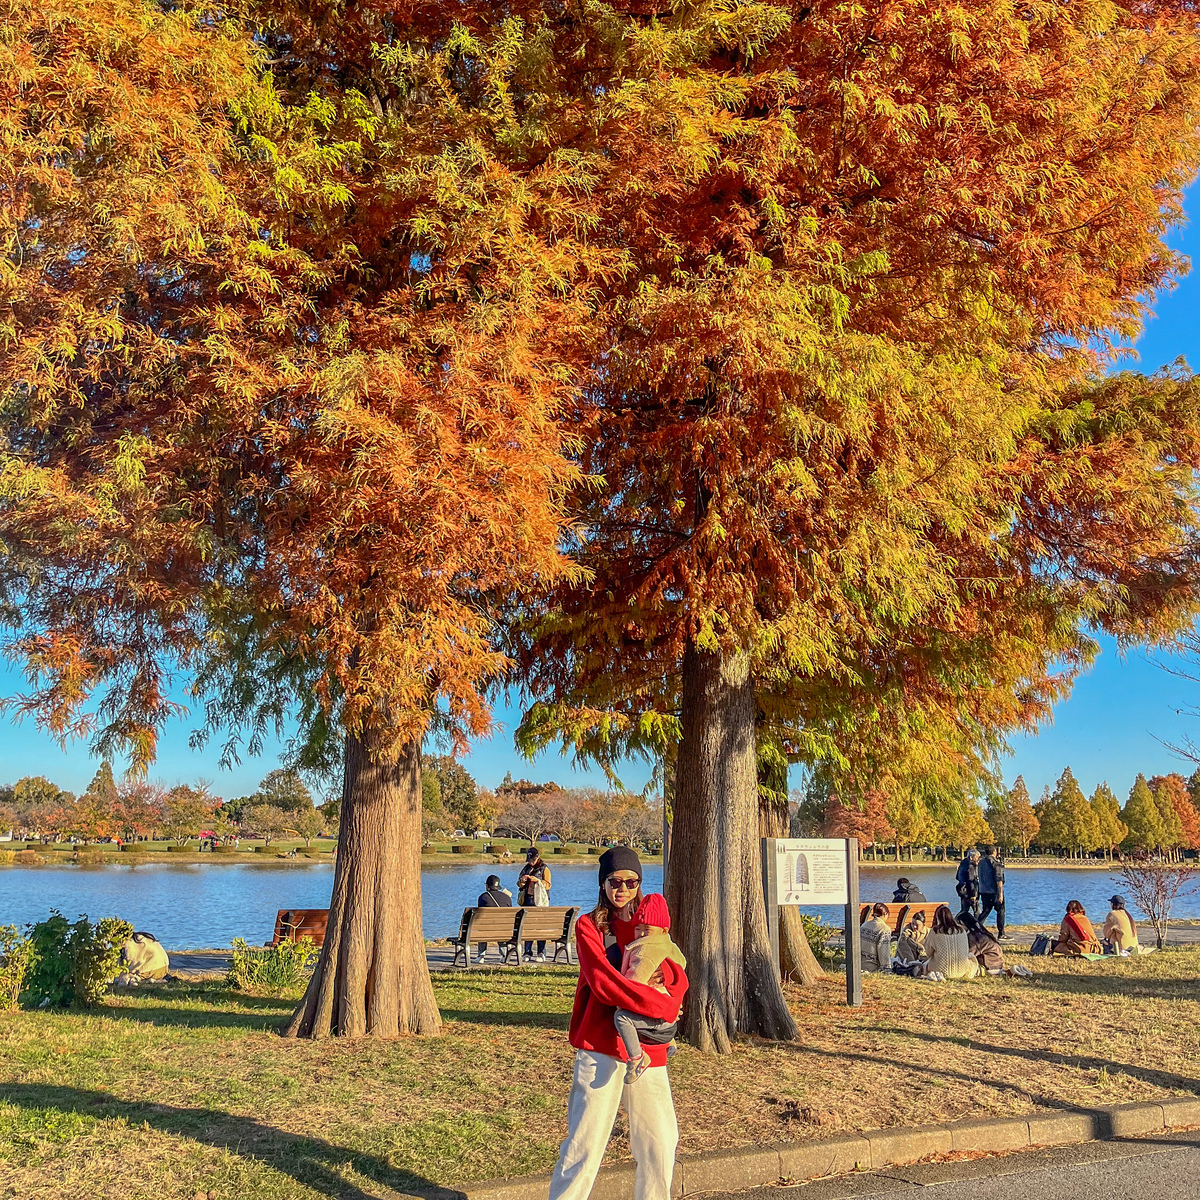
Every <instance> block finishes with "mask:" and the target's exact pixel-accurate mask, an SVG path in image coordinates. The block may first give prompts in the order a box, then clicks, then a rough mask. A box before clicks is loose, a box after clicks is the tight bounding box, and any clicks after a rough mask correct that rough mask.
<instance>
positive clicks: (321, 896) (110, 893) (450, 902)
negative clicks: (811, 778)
mask: <svg viewBox="0 0 1200 1200" xmlns="http://www.w3.org/2000/svg"><path fill="white" fill-rule="evenodd" d="M550 865H551V870H552V872H553V877H554V878H553V882H554V886H553V889H552V891H551V898H552V900H553V902H554V903H555V904H579V905H589V906H590V905H591V904H594V903H595V900H596V888H597V883H596V867H595V865H593V864H580V865H577V866H570V865H566V864H563V865H562V866H555V865H554V864H553V863H551V864H550ZM954 869H955V865H954V864H951V865H950V866H949V867H948V868H947V867H918V866H912V867H910V866H908V865H907V864H904V865H902V866H901V867H900V868H899V870H897V867H896V864H888V865H879V866H872V865H871V864H869V863H864V864H863V865H862V867H861V871H860V875H861V894H862V898H863V899H864V900H890V899H891V894H892V888H893V887H894V886H895V879H896V876H897V875H898V874H899V873H900V872H903V873H904V874H905V875H907V876H908V877H909V878H910V879H912V880H913V882H914V883H916V884H917V885H918V886H919V887H920V888H921V890H922V891H923V892H924V893H925V895H926V896H928V897H929V899H930V900H945V901H947V902H952V901H954V899H955V897H954ZM493 872H494V873H496V874H498V875H500V877H501V878H502V879H503V880H504V884H505V886H506V887H509V888H512V889H513V890H514V891H515V886H516V867H515V866H507V867H494V866H490V865H487V864H481V865H469V866H457V865H456V866H450V865H446V866H440V865H439V866H426V867H425V868H424V870H423V871H422V888H421V892H422V902H423V918H424V927H425V936H426V937H429V938H433V937H445V936H447V935H448V934H451V933H457V932H458V923H459V918H460V917H461V916H462V910H463V908H464V907H466V906H467V905H470V904H474V903H475V898H476V896H478V894H479V893H480V892H481V891H482V890H483V884H484V880H485V879H486V878H487V877H488V876H489V875H491V874H492V873H493ZM332 883H333V867H332V864H330V863H310V864H306V865H304V866H300V865H297V864H291V863H288V864H284V863H279V864H278V865H273V864H270V863H220V864H210V863H203V864H181V865H178V866H177V865H175V864H170V865H168V864H165V863H164V864H161V865H160V864H153V865H140V866H126V865H124V864H112V865H104V866H70V865H65V864H64V865H56V866H40V867H0V925H8V924H16V925H21V924H24V923H25V922H27V921H40V920H42V919H43V918H44V917H45V916H46V915H47V914H48V913H49V911H50V909H51V908H58V909H59V910H61V911H62V912H63V913H64V914H66V916H68V917H70V918H72V919H73V918H74V917H75V916H76V915H77V914H79V913H84V912H85V913H87V914H88V915H89V916H90V917H91V918H92V919H93V920H95V919H97V918H99V917H103V916H120V917H124V918H125V919H126V920H128V921H132V922H133V925H134V927H135V928H136V929H144V930H146V931H148V932H150V933H153V934H154V935H155V936H156V937H158V938H159V939H160V940H161V941H162V942H163V944H164V945H166V946H167V947H169V948H171V949H175V950H182V949H186V948H190V947H200V946H228V945H229V942H230V940H231V939H232V938H235V937H244V938H245V939H246V940H247V941H248V942H250V943H251V944H252V945H253V944H254V943H261V942H264V941H266V940H267V939H268V938H270V936H271V931H272V929H273V928H274V924H275V913H276V910H278V909H280V908H325V907H327V906H328V904H329V893H330V889H331V886H332ZM646 886H647V890H649V891H659V890H661V887H662V868H661V867H659V866H656V865H654V864H648V865H647V867H646ZM1120 890H1121V889H1120V884H1119V881H1118V879H1117V878H1116V877H1115V876H1112V875H1110V874H1109V873H1108V872H1107V871H1104V870H1055V869H1053V868H1048V867H1039V868H1035V869H1032V870H1010V871H1009V874H1008V880H1007V885H1006V893H1007V898H1008V912H1007V916H1008V920H1009V922H1010V923H1011V924H1014V925H1020V924H1026V923H1035V922H1036V923H1050V922H1057V921H1058V920H1060V919H1061V917H1062V914H1063V910H1064V908H1065V906H1066V902H1067V901H1068V900H1070V899H1077V900H1081V901H1083V904H1084V907H1085V908H1086V909H1087V911H1088V912H1089V914H1091V915H1092V916H1096V915H1097V914H1098V915H1099V916H1101V917H1102V916H1103V915H1104V913H1106V912H1107V911H1108V897H1109V896H1111V895H1112V894H1113V892H1114V891H1120ZM812 911H813V912H814V913H819V914H821V915H822V916H824V918H825V919H826V920H827V921H829V922H831V923H837V924H840V923H841V912H840V910H836V909H813V910H812ZM1174 915H1175V916H1177V917H1200V895H1192V896H1184V897H1181V898H1180V900H1179V902H1178V905H1177V908H1176V910H1175V913H1174Z"/></svg>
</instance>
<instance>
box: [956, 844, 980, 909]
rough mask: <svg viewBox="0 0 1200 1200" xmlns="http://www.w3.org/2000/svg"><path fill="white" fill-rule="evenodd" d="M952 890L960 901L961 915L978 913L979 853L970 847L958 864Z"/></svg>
mask: <svg viewBox="0 0 1200 1200" xmlns="http://www.w3.org/2000/svg"><path fill="white" fill-rule="evenodd" d="M954 890H955V891H956V892H957V893H958V896H959V899H960V900H961V901H962V908H961V909H960V912H959V915H960V916H961V915H962V913H966V912H969V913H976V914H977V913H978V911H979V851H978V850H976V849H975V848H974V847H972V848H971V849H970V850H968V851H967V854H966V857H965V858H964V859H963V860H962V862H960V863H959V864H958V874H957V875H956V876H955V884H954Z"/></svg>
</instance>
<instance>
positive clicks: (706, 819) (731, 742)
mask: <svg viewBox="0 0 1200 1200" xmlns="http://www.w3.org/2000/svg"><path fill="white" fill-rule="evenodd" d="M656 30H658V33H659V36H661V37H669V36H670V35H671V34H672V33H675V34H676V35H677V40H676V41H675V42H674V43H672V49H673V51H674V53H672V54H668V55H664V56H662V57H661V60H660V61H661V62H665V63H667V64H669V65H670V67H671V68H672V69H671V70H668V71H665V72H660V73H659V74H658V75H657V76H655V77H654V78H653V79H647V80H646V81H645V82H644V84H643V86H642V88H641V91H640V93H639V98H640V100H641V101H642V102H644V103H648V104H649V105H650V106H651V107H652V109H653V110H654V111H656V112H658V113H660V114H661V124H660V128H659V130H658V133H659V137H657V138H655V137H654V136H653V135H654V132H655V131H654V130H653V129H651V128H647V127H643V128H642V129H641V130H640V131H639V136H638V137H637V138H635V137H634V136H632V132H631V131H629V130H627V129H623V128H622V127H619V126H614V128H612V129H611V130H606V131H605V132H606V133H607V134H608V146H609V153H610V156H611V162H612V164H613V166H612V167H611V169H610V174H609V177H608V179H607V180H606V185H611V186H609V189H608V191H606V192H605V194H604V197H603V201H604V203H603V205H602V206H601V207H602V208H603V211H604V219H603V221H602V223H601V226H600V231H601V232H602V233H603V232H607V233H608V234H610V235H611V236H612V238H613V239H614V241H616V242H618V243H619V244H621V245H622V246H624V247H626V248H627V254H628V267H627V269H626V272H625V273H624V274H623V275H622V276H621V277H620V279H619V280H618V281H617V284H618V285H619V286H614V287H612V288H610V289H608V290H607V293H606V298H605V300H604V302H603V304H601V305H599V307H598V309H597V316H596V319H595V321H594V322H593V325H592V328H591V331H590V334H591V337H592V339H593V341H592V349H591V351H590V357H591V358H592V360H593V361H595V362H597V363H600V364H602V365H603V369H602V371H600V372H599V373H598V375H597V377H596V379H595V380H594V381H593V384H592V386H590V387H589V388H588V389H586V390H585V391H583V392H581V394H580V397H579V403H578V405H577V408H576V411H575V414H574V420H575V424H576V426H577V428H578V429H579V430H580V431H581V432H582V441H583V449H582V453H581V455H580V463H581V466H582V468H583V470H584V473H585V475H586V476H587V477H588V478H589V480H595V479H603V481H604V486H603V487H602V488H601V489H599V490H596V488H595V485H594V484H590V485H589V486H590V490H587V491H581V492H580V494H579V513H580V523H581V525H582V526H583V528H584V534H583V536H581V537H580V539H579V542H578V545H577V547H576V550H577V553H578V557H579V560H580V561H581V562H582V563H584V564H585V565H586V566H587V567H588V568H589V570H590V572H591V576H590V579H589V581H588V583H587V584H586V585H583V586H575V587H572V588H568V589H565V590H564V591H562V592H561V593H560V594H559V595H558V597H557V604H556V605H555V606H554V607H552V608H551V609H550V611H549V612H547V613H545V614H543V615H541V616H540V617H538V618H535V619H531V620H530V622H529V623H528V625H527V626H526V629H527V632H528V643H527V646H526V655H527V658H526V662H527V667H528V671H529V678H530V681H531V688H532V690H533V691H534V692H535V693H537V692H545V693H549V694H550V695H551V696H552V697H553V698H554V699H555V700H556V701H558V702H559V704H560V705H561V706H562V707H561V708H560V709H559V710H558V711H557V712H555V711H554V710H551V709H543V710H539V711H538V712H537V713H535V714H533V715H532V721H533V724H534V725H535V726H537V727H538V728H540V730H541V731H542V732H543V733H545V732H546V731H548V730H550V729H552V728H553V727H555V725H556V724H557V725H558V727H560V728H563V729H566V730H567V731H568V735H569V736H571V734H570V731H571V730H575V731H576V732H575V734H574V736H575V738H576V740H577V741H579V742H580V744H581V745H584V746H586V745H587V739H588V737H590V736H591V735H590V733H589V734H580V733H579V732H578V731H579V730H580V729H587V728H591V727H599V726H604V724H605V722H607V723H608V724H607V726H605V736H611V731H612V730H613V728H614V724H613V722H614V718H613V716H612V714H613V712H614V711H615V712H616V713H617V714H619V715H620V716H621V718H622V719H623V720H624V722H626V725H625V726H624V728H626V729H632V730H635V731H637V733H638V736H639V737H640V736H641V735H642V734H643V733H644V731H645V728H646V726H647V724H649V725H650V726H653V724H654V721H655V720H657V719H660V718H661V719H663V720H676V721H677V722H678V729H679V733H680V741H679V745H678V757H677V789H676V801H675V829H674V840H673V845H672V861H673V863H674V864H675V869H673V870H672V873H671V878H672V880H673V882H672V883H670V884H669V899H670V901H671V903H672V908H673V912H674V915H675V919H676V922H677V928H678V932H679V937H680V940H681V944H682V945H683V947H684V949H685V951H686V952H687V953H688V955H689V962H690V963H691V964H692V969H693V975H694V978H693V987H692V989H691V991H690V993H689V1007H688V1012H687V1014H686V1023H687V1032H688V1036H689V1038H690V1039H691V1040H693V1041H694V1042H695V1043H696V1044H697V1045H699V1046H701V1047H702V1048H715V1049H718V1050H722V1049H724V1048H726V1046H727V1045H728V1041H729V1038H730V1036H731V1035H732V1034H733V1033H734V1032H735V1031H746V1032H752V1033H767V1034H775V1033H778V1032H780V1031H786V1030H787V1028H788V1026H789V1023H790V1017H788V1015H787V1013H786V1008H785V1007H784V1005H783V1002H782V997H781V995H780V993H779V988H778V984H777V981H775V980H773V979H770V978H768V977H767V976H766V974H765V973H764V971H763V967H762V964H763V962H764V961H765V959H766V947H765V944H764V936H765V935H764V931H765V922H764V921H763V920H762V915H761V914H762V901H761V896H760V894H759V890H758V887H757V882H756V880H757V875H756V872H755V855H754V846H753V840H754V831H755V827H756V824H757V823H756V821H755V820H754V815H755V814H754V806H753V803H752V801H751V799H750V797H749V795H748V792H749V791H750V790H751V789H752V788H753V786H754V779H755V775H754V770H753V762H754V752H755V744H756V736H755V732H756V723H762V722H767V723H770V722H774V723H775V724H776V725H777V727H778V729H777V732H776V733H775V736H777V737H779V738H780V740H783V741H786V739H787V738H788V737H792V738H795V739H796V740H797V741H800V742H803V741H804V740H805V739H810V740H818V739H819V738H820V737H821V736H823V731H824V727H825V726H826V724H827V723H829V722H830V721H832V723H833V724H834V725H836V724H837V723H838V722H839V721H841V722H843V723H844V721H845V718H846V715H847V714H848V713H850V712H857V713H858V714H862V713H864V712H866V713H870V712H872V711H873V712H874V713H875V714H876V721H877V722H878V723H879V724H881V725H886V724H887V723H888V722H891V721H896V720H902V719H903V718H902V717H898V716H897V714H904V713H905V712H907V711H914V712H917V713H919V714H921V716H922V717H924V718H927V719H930V720H934V722H935V724H936V725H940V727H941V729H940V731H939V736H941V733H942V732H944V736H945V737H946V738H947V739H948V740H949V743H950V744H951V745H952V746H954V747H955V749H956V751H957V752H958V754H959V755H960V756H964V757H965V756H968V755H969V754H970V753H971V752H972V750H971V748H972V747H979V746H981V745H982V746H984V747H986V746H987V745H988V744H989V743H994V737H995V731H996V730H1001V731H1002V730H1003V729H1006V728H1013V727H1019V726H1020V725H1021V724H1022V723H1025V722H1028V721H1030V720H1034V719H1037V717H1038V716H1039V715H1044V712H1045V705H1046V703H1047V702H1048V700H1049V699H1051V698H1052V697H1053V695H1054V694H1056V693H1057V692H1061V689H1062V688H1063V687H1065V686H1066V685H1067V683H1068V682H1069V680H1067V679H1064V678H1062V677H1060V676H1056V674H1055V673H1054V671H1053V670H1052V664H1053V662H1054V660H1055V658H1056V657H1057V656H1059V655H1060V654H1061V655H1065V656H1066V657H1067V659H1068V665H1069V667H1070V668H1071V669H1076V668H1077V667H1078V666H1081V665H1083V664H1084V663H1085V662H1086V660H1087V658H1088V656H1089V655H1090V653H1091V652H1092V649H1091V647H1090V645H1089V643H1088V638H1087V634H1086V630H1087V628H1088V627H1089V626H1099V627H1102V628H1106V629H1109V630H1112V631H1114V632H1116V633H1118V634H1119V635H1121V636H1123V637H1130V638H1146V639H1152V638H1155V637H1162V636H1165V635H1167V634H1169V633H1170V632H1171V631H1172V630H1173V629H1176V628H1178V627H1180V626H1181V625H1184V624H1186V623H1187V621H1188V620H1189V619H1190V615H1191V612H1192V611H1193V609H1194V603H1195V592H1194V585H1193V580H1194V579H1195V553H1194V550H1195V519H1194V511H1193V492H1192V482H1191V471H1192V469H1193V468H1194V467H1195V465H1196V464H1197V462H1198V461H1200V459H1198V455H1197V436H1196V433H1197V403H1196V394H1195V388H1194V387H1193V385H1192V384H1191V381H1190V380H1189V379H1186V378H1179V379H1173V378H1170V377H1163V378H1160V379H1156V380H1152V381H1145V380H1137V379H1133V378H1128V377H1126V378H1122V379H1120V380H1118V381H1115V382H1113V383H1103V382H1098V381H1097V376H1098V375H1099V373H1100V372H1101V371H1102V370H1103V368H1104V367H1105V365H1106V362H1107V356H1106V348H1107V347H1108V346H1109V345H1110V344H1111V342H1112V340H1113V339H1115V338H1118V337H1123V336H1128V335H1130V334H1133V333H1134V332H1136V330H1137V328H1138V323H1139V320H1140V317H1141V314H1142V312H1143V307H1144V304H1145V302H1146V300H1147V297H1148V296H1150V295H1151V294H1152V293H1153V292H1154V290H1155V289H1157V288H1160V287H1162V286H1164V285H1165V284H1167V283H1168V282H1169V280H1170V279H1171V276H1172V274H1173V272H1174V271H1175V270H1176V267H1177V263H1176V259H1175V258H1174V256H1173V255H1172V254H1171V252H1170V251H1169V250H1168V249H1167V248H1166V246H1165V245H1164V243H1163V241H1162V235H1163V234H1164V233H1165V232H1166V230H1167V229H1168V228H1169V226H1170V225H1171V223H1172V222H1173V221H1175V220H1177V219H1178V216H1179V213H1180V195H1181V189H1182V186H1183V185H1184V184H1185V183H1186V182H1187V181H1188V180H1189V179H1190V177H1191V175H1192V172H1193V170H1194V167H1195V164H1196V161H1197V142H1196V134H1195V129H1196V120H1195V116H1196V111H1197V96H1198V94H1200V55H1198V46H1200V43H1198V40H1197V33H1196V30H1195V27H1194V22H1193V19H1192V16H1191V14H1190V13H1188V12H1186V11H1184V10H1182V9H1180V8H1178V7H1177V6H1175V5H1172V4H1157V3H1152V4H1149V5H1138V6H1108V5H1102V4H1099V3H1084V4H1081V5H1078V6H1076V5H1071V6H1065V7H1064V6H1054V7H1053V8H1050V9H1039V10H1036V11H1031V10H1029V9H1028V8H1027V7H1020V6H1014V5H1011V4H1009V3H1005V2H1001V0H995V2H992V3H985V4H984V5H983V6H982V7H979V6H976V7H975V8H973V9H972V12H971V14H970V16H969V18H968V17H966V16H962V17H959V16H958V15H956V14H955V13H948V12H947V10H946V9H945V8H944V6H941V5H938V4H928V5H915V6H914V5H907V4H889V3H884V4H879V5H873V6H869V7H867V8H863V7H862V6H858V5H850V4H847V3H841V2H834V3H828V4H823V5H822V4H818V5H815V6H814V5H812V4H809V3H805V4H804V5H803V6H801V5H800V4H799V3H796V4H784V5H773V6H769V7H768V6H757V5H753V4H749V5H744V6H740V7H739V9H738V25H737V28H736V30H735V29H733V28H731V27H730V26H728V25H723V24H722V21H721V17H720V14H719V13H718V12H717V6H713V7H712V8H706V7H705V6H703V5H701V6H688V7H687V8H683V7H680V8H679V9H678V10H673V11H672V13H671V14H667V15H665V16H664V20H663V21H662V22H661V23H660V24H658V25H656ZM630 36H631V39H632V38H633V35H630ZM647 162H649V163H651V164H652V167H646V166H643V165H640V164H645V163H647ZM622 184H625V185H627V186H620V185H622ZM841 688H846V689H848V690H850V691H851V692H853V693H856V694H860V695H863V696H864V697H869V695H870V693H871V692H872V691H874V692H876V693H877V696H878V698H879V699H878V702H877V704H876V705H875V706H874V709H872V708H871V706H870V705H867V706H866V707H865V708H864V707H857V706H851V705H849V704H847V703H845V702H843V701H841V700H839V698H838V694H837V693H838V691H839V689H841ZM972 688H976V689H977V691H976V693H975V696H974V697H972V696H969V695H968V696H966V697H965V698H964V692H966V691H969V690H970V689H972ZM998 696H1007V697H1008V700H1007V701H1006V703H1005V705H1004V707H1003V709H1002V711H1001V713H1000V714H999V716H992V715H991V714H989V713H987V712H986V711H982V709H981V703H982V701H983V700H984V699H995V698H997V697H998ZM756 697H757V698H758V703H756ZM888 698H894V699H895V700H896V701H897V702H895V703H890V702H887V700H888ZM647 714H649V716H648V715H647ZM931 714H932V716H931ZM939 714H940V715H939ZM589 722H591V724H590V725H589ZM617 724H618V725H619V724H620V723H619V722H618V723H617ZM617 732H618V735H620V734H621V729H619V728H618V730H617ZM912 732H913V736H914V737H915V738H916V740H918V741H920V742H921V743H922V744H924V745H927V746H931V745H935V744H936V741H937V740H938V739H937V738H932V739H931V738H927V737H925V736H924V735H923V733H922V731H921V730H915V731H912ZM918 735H920V736H918ZM617 740H618V741H619V740H620V737H619V736H618V738H617ZM833 740H834V742H835V743H836V740H837V739H836V738H834V739H833ZM896 740H897V739H896V738H895V737H889V738H886V739H883V742H882V744H883V745H885V746H886V745H888V744H893V743H895V741H896ZM900 740H903V739H900ZM801 750H802V747H797V754H799V753H800V752H801ZM852 765H853V766H854V767H855V769H856V771H858V768H859V764H852ZM858 773H859V775H860V776H861V775H862V774H865V772H862V771H858ZM696 879H702V880H705V881H706V886H705V887H694V886H691V881H693V880H696ZM681 881H683V886H681V885H680V883H681ZM719 927H720V928H721V929H722V930H723V933H724V937H723V938H718V937H717V936H716V933H715V931H716V930H717V929H718V928H719Z"/></svg>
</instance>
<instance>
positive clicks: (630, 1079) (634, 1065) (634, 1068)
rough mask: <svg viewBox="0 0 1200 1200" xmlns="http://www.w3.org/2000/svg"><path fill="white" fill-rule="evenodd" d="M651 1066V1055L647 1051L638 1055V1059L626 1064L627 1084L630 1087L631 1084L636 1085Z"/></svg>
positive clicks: (632, 1059)
mask: <svg viewBox="0 0 1200 1200" xmlns="http://www.w3.org/2000/svg"><path fill="white" fill-rule="evenodd" d="M649 1065H650V1055H648V1054H647V1053H646V1052H645V1050H643V1051H642V1052H641V1054H640V1055H638V1057H637V1058H631V1059H630V1060H629V1061H628V1062H627V1063H626V1064H625V1084H626V1086H628V1085H629V1084H631V1083H636V1082H637V1081H638V1080H639V1079H640V1078H641V1075H642V1072H643V1071H644V1070H645V1069H646V1068H647V1067H648V1066H649Z"/></svg>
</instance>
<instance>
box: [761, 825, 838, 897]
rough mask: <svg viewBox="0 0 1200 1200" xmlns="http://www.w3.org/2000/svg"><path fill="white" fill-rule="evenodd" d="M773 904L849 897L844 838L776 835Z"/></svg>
mask: <svg viewBox="0 0 1200 1200" xmlns="http://www.w3.org/2000/svg"><path fill="white" fill-rule="evenodd" d="M774 842H775V887H776V893H775V895H776V899H775V903H776V904H838V905H845V904H847V903H848V902H849V900H850V881H849V879H848V878H847V876H848V871H847V868H846V841H845V839H844V838H775V839H774Z"/></svg>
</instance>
